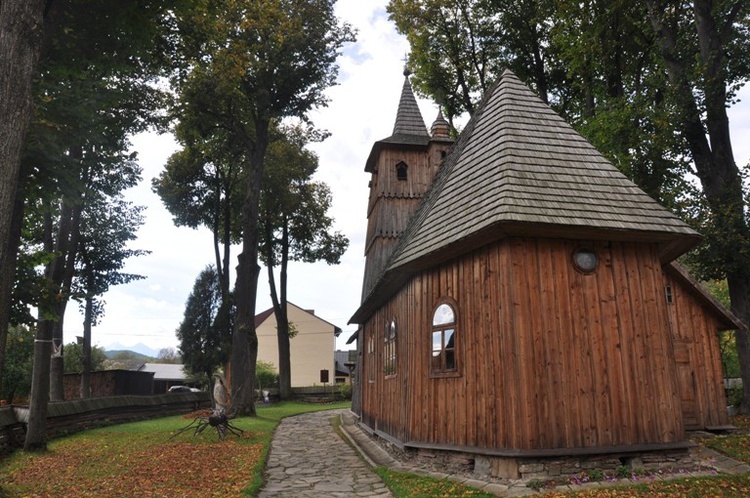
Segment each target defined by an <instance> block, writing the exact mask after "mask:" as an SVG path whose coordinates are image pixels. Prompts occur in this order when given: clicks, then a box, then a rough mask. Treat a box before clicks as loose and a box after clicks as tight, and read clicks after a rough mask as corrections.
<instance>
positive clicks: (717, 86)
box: [646, 0, 750, 413]
mask: <svg viewBox="0 0 750 498" xmlns="http://www.w3.org/2000/svg"><path fill="white" fill-rule="evenodd" d="M646 3H647V5H648V9H649V19H650V21H651V24H652V25H653V29H654V34H655V37H656V43H657V44H658V47H659V50H660V53H661V57H662V61H663V68H664V71H665V72H666V74H667V75H668V77H669V84H670V97H671V99H672V103H673V106H674V107H673V109H674V111H673V112H674V114H673V116H674V121H675V129H676V131H677V132H679V134H680V135H681V137H682V139H683V140H684V143H685V145H686V148H687V150H688V152H689V154H690V157H691V158H692V161H693V165H694V168H695V170H694V172H695V174H696V176H697V177H698V179H699V180H700V184H701V187H702V192H703V195H704V196H705V206H706V208H707V209H708V214H709V216H708V219H709V220H710V222H709V223H708V224H707V225H706V226H705V227H704V228H708V229H709V233H710V235H711V236H710V237H708V238H707V245H706V246H705V248H706V249H708V251H705V252H704V254H705V255H706V256H708V257H707V258H705V259H704V260H703V264H702V265H701V266H700V269H701V270H703V271H702V273H703V275H702V276H703V277H704V278H717V279H721V278H723V277H726V280H727V285H728V287H729V295H730V299H731V302H732V311H733V312H734V313H735V314H736V315H737V316H738V317H739V318H740V319H741V320H742V321H743V322H744V323H745V324H748V323H750V222H749V221H748V218H747V217H748V204H747V203H746V199H745V193H744V192H743V185H742V181H743V180H742V174H741V172H740V170H739V168H738V167H737V164H736V162H735V160H734V155H733V152H732V141H731V136H730V132H729V119H728V117H727V106H728V105H729V104H730V103H731V101H732V98H733V96H734V93H735V92H736V90H737V89H738V88H739V86H740V85H741V84H743V83H744V82H745V81H747V79H748V77H749V76H750V58H748V56H747V54H748V50H749V49H750V38H749V37H748V36H747V32H748V29H749V28H750V5H748V4H747V2H743V1H741V0H737V1H723V2H712V1H710V0H694V1H693V2H692V5H685V4H684V3H681V2H673V1H668V0H664V1H662V0H647V2H646ZM704 219H705V218H704ZM736 343H737V351H738V355H739V358H740V373H741V377H742V381H743V391H744V392H743V399H742V403H741V405H740V411H741V412H742V413H750V338H749V337H748V331H747V330H746V329H745V330H738V331H737V332H736Z"/></svg>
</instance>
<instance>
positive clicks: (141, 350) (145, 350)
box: [104, 342, 159, 359]
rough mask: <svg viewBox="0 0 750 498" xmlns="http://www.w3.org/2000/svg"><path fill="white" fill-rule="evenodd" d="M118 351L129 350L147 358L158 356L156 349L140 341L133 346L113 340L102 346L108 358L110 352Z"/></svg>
mask: <svg viewBox="0 0 750 498" xmlns="http://www.w3.org/2000/svg"><path fill="white" fill-rule="evenodd" d="M120 351H131V352H133V353H138V354H140V355H142V356H145V357H146V358H147V359H152V358H157V357H158V356H159V350H158V349H153V348H150V347H148V346H146V345H145V344H143V343H140V342H139V343H138V344H136V345H135V346H123V345H122V344H120V343H119V342H115V343H113V344H110V345H109V346H107V347H105V348H104V352H105V353H107V357H108V358H109V357H110V356H109V353H110V352H114V353H117V352H120Z"/></svg>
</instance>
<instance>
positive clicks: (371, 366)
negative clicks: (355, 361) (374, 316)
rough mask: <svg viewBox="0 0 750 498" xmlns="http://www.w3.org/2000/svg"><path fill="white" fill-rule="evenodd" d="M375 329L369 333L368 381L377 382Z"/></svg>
mask: <svg viewBox="0 0 750 498" xmlns="http://www.w3.org/2000/svg"><path fill="white" fill-rule="evenodd" d="M374 335H375V331H374V330H373V331H368V334H367V363H366V367H367V381H368V382H375V337H374Z"/></svg>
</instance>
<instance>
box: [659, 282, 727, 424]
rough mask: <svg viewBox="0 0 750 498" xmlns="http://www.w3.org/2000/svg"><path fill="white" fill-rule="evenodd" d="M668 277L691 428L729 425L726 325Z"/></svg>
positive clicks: (686, 408) (671, 318)
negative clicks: (723, 345)
mask: <svg viewBox="0 0 750 498" xmlns="http://www.w3.org/2000/svg"><path fill="white" fill-rule="evenodd" d="M664 280H665V285H669V286H670V287H671V289H672V304H669V305H668V306H667V308H668V310H669V319H670V325H671V327H672V333H673V336H674V338H675V344H676V346H677V348H678V349H679V351H680V353H681V354H682V355H684V357H683V358H679V357H677V355H676V359H677V362H678V379H680V380H681V381H682V382H681V384H680V386H679V388H680V393H681V397H682V398H683V400H682V404H683V410H684V411H685V412H686V415H688V416H689V417H690V418H694V420H693V421H692V422H693V423H692V424H690V425H691V427H690V428H699V427H701V428H702V427H711V426H722V425H728V424H729V416H728V414H727V410H726V406H727V401H726V396H725V394H724V383H723V374H722V371H721V352H720V351H719V338H718V331H719V330H720V329H721V328H722V327H721V325H720V323H719V321H718V320H717V319H716V318H715V317H714V316H713V315H712V314H711V313H710V312H709V311H707V309H706V306H705V305H704V304H702V303H701V301H699V300H698V299H696V298H695V296H694V295H693V293H691V292H689V291H688V290H687V289H685V288H684V287H683V286H682V285H681V284H680V283H678V282H677V281H676V280H675V279H673V278H671V277H670V276H668V275H665V276H664ZM691 400H692V402H691Z"/></svg>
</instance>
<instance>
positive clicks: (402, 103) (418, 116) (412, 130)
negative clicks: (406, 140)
mask: <svg viewBox="0 0 750 498" xmlns="http://www.w3.org/2000/svg"><path fill="white" fill-rule="evenodd" d="M399 135H412V136H422V137H427V138H429V137H430V134H429V133H427V127H426V126H425V124H424V119H422V113H421V112H420V111H419V106H418V105H417V99H415V98H414V92H413V91H412V89H411V83H410V82H409V76H408V73H407V74H406V75H404V86H403V87H402V88H401V99H400V100H399V103H398V112H397V113H396V122H395V124H394V125H393V136H394V137H398V136H399Z"/></svg>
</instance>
